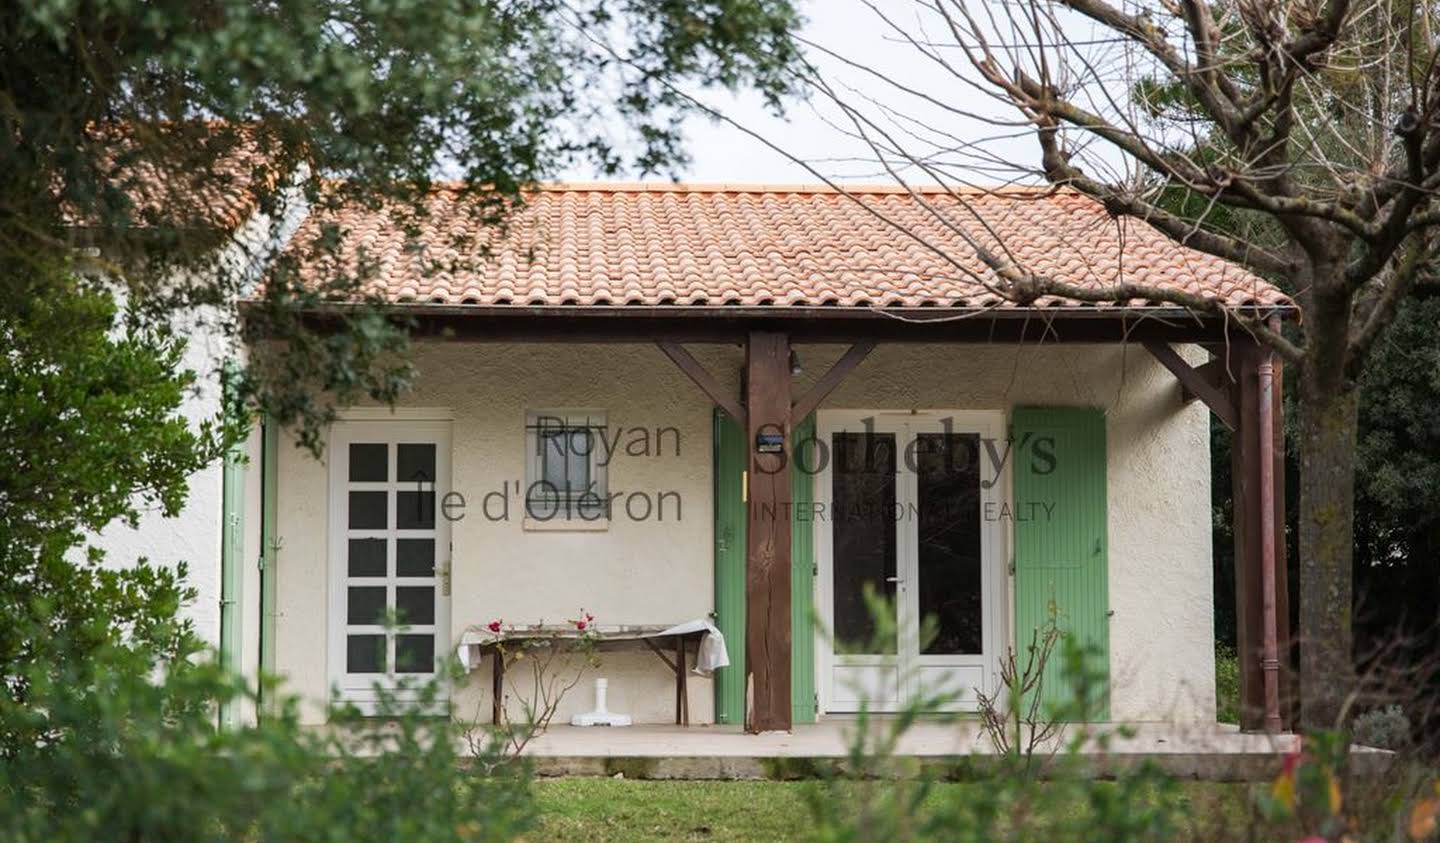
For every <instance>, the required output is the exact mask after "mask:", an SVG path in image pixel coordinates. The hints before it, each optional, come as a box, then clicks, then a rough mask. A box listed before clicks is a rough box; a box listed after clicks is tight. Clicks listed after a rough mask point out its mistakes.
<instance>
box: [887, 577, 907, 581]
mask: <svg viewBox="0 0 1440 843" xmlns="http://www.w3.org/2000/svg"><path fill="white" fill-rule="evenodd" d="M885 582H905V581H904V580H902V579H900V578H899V577H886V578H885Z"/></svg>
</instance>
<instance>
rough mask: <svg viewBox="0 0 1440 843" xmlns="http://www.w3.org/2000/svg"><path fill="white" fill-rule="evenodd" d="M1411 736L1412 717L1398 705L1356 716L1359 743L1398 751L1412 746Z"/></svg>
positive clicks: (1356, 736)
mask: <svg viewBox="0 0 1440 843" xmlns="http://www.w3.org/2000/svg"><path fill="white" fill-rule="evenodd" d="M1410 738H1411V732H1410V718H1408V717H1406V716H1405V711H1404V710H1403V709H1401V708H1400V706H1398V705H1388V706H1385V707H1384V708H1376V709H1371V710H1370V711H1367V712H1365V713H1364V714H1362V715H1360V716H1359V717H1357V718H1355V742H1356V743H1358V744H1364V745H1365V746H1373V747H1375V748H1377V749H1389V750H1396V751H1398V750H1402V749H1405V748H1407V747H1409V746H1410Z"/></svg>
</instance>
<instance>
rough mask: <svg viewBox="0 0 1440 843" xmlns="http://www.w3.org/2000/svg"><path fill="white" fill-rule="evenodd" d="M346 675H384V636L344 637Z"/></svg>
mask: <svg viewBox="0 0 1440 843" xmlns="http://www.w3.org/2000/svg"><path fill="white" fill-rule="evenodd" d="M345 672H346V673H384V672H385V636H383V635H347V636H345Z"/></svg>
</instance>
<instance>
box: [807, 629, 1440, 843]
mask: <svg viewBox="0 0 1440 843" xmlns="http://www.w3.org/2000/svg"><path fill="white" fill-rule="evenodd" d="M872 611H873V606H872ZM875 615H876V617H878V618H880V620H879V621H877V625H880V626H882V628H883V624H884V623H886V622H887V621H886V618H888V617H893V613H891V612H875ZM1062 617H1063V616H1062V615H1060V614H1059V613H1056V614H1052V617H1051V620H1050V622H1049V624H1048V625H1047V626H1046V627H1043V628H1041V629H1039V630H1037V632H1036V634H1035V635H1034V636H1033V638H1032V640H1031V643H1030V644H1029V646H1028V647H1027V648H1026V649H1025V652H1024V653H1023V654H1020V655H1017V654H1015V653H1013V652H1012V653H1010V654H1009V655H1008V658H1007V660H1006V661H1005V663H1004V665H1003V666H1002V669H1001V671H1000V675H1001V683H1002V685H1003V686H1004V688H1003V692H1002V693H998V694H996V695H994V696H985V695H981V697H980V699H979V704H980V708H981V720H980V723H981V727H982V730H983V732H984V733H985V734H986V736H987V737H988V738H989V740H990V743H991V745H992V748H993V749H994V754H993V755H991V756H988V757H977V758H975V759H971V760H972V761H974V762H975V763H974V764H973V765H960V766H956V767H945V768H937V767H936V765H934V764H930V765H924V764H922V763H921V762H920V761H919V760H918V759H915V758H905V757H903V756H901V755H900V753H899V752H898V751H897V749H898V747H899V745H900V742H901V739H902V738H903V736H904V735H905V733H906V732H907V731H908V730H909V729H910V728H911V727H912V726H913V725H914V724H915V722H916V721H917V720H918V719H919V718H920V717H921V716H922V712H928V711H939V710H942V709H943V708H944V705H943V703H945V702H947V701H948V700H949V699H950V698H951V697H950V695H948V694H937V695H932V696H930V697H929V698H924V699H920V700H918V701H916V702H915V703H914V704H912V705H911V706H910V707H909V708H908V709H907V710H906V711H904V712H902V713H901V714H899V715H897V716H896V717H894V718H891V719H885V720H876V719H873V718H871V717H869V716H868V715H867V714H866V713H864V712H862V713H861V716H860V718H859V719H858V721H857V723H856V727H855V729H854V731H853V733H852V737H851V742H850V750H849V755H848V757H847V758H846V759H845V760H844V763H843V764H842V765H840V766H839V767H837V768H835V769H832V770H828V771H826V773H827V775H826V776H825V780H824V781H823V782H822V783H821V785H820V786H818V787H817V788H816V789H815V790H814V791H812V792H811V794H810V796H809V800H808V801H809V807H810V813H811V817H812V825H813V838H814V839H816V840H821V841H847V843H849V842H853V843H860V842H861V841H875V842H876V843H879V841H887V843H889V842H890V841H941V840H944V841H975V843H980V842H981V841H987V842H988V841H1031V840H1034V841H1046V843H1053V842H1054V841H1077V843H1078V842H1079V841H1091V840H1105V841H1117V842H1118V841H1188V840H1237V839H1238V840H1266V841H1270V840H1291V841H1299V843H1361V842H1362V841H1395V843H1399V841H1424V840H1435V839H1436V834H1437V821H1440V773H1437V771H1436V770H1435V769H1434V768H1433V767H1432V766H1427V765H1425V764H1423V763H1417V762H1416V761H1414V760H1413V759H1410V758H1403V757H1401V758H1396V759H1393V760H1392V763H1390V764H1389V765H1388V768H1387V769H1386V772H1385V774H1384V775H1380V776H1375V775H1374V774H1373V773H1372V772H1370V770H1357V769H1352V765H1351V760H1352V759H1351V755H1350V743H1351V738H1350V735H1349V734H1348V733H1345V732H1317V733H1314V734H1311V735H1307V736H1306V737H1305V739H1304V741H1303V743H1297V745H1296V746H1295V747H1294V748H1293V749H1292V750H1291V751H1289V752H1287V753H1286V754H1285V755H1284V756H1283V757H1282V758H1280V759H1277V761H1278V762H1279V766H1280V773H1279V775H1277V776H1276V778H1275V780H1274V781H1273V782H1271V783H1270V785H1269V786H1268V787H1260V788H1254V789H1252V790H1251V793H1250V798H1249V799H1247V800H1245V801H1244V802H1243V803H1242V804H1239V805H1235V804H1230V805H1226V806H1224V810H1216V808H1217V807H1219V806H1216V805H1210V804H1192V803H1191V801H1190V800H1188V799H1187V798H1186V794H1185V792H1184V790H1183V789H1182V786H1181V783H1180V782H1179V781H1178V780H1177V779H1176V778H1175V777H1174V776H1172V775H1170V774H1168V773H1166V772H1165V771H1164V770H1163V769H1161V768H1160V767H1159V766H1158V765H1157V764H1155V763H1154V761H1153V760H1151V759H1149V758H1146V759H1143V760H1140V761H1138V762H1137V761H1135V760H1133V759H1127V758H1123V757H1116V756H1112V755H1110V754H1109V750H1110V747H1111V742H1112V739H1113V738H1114V737H1115V736H1119V737H1128V736H1129V734H1128V732H1127V730H1126V729H1124V728H1115V727H1106V726H1092V725H1090V723H1091V721H1092V720H1093V719H1094V714H1095V712H1097V711H1100V710H1101V705H1102V704H1103V701H1104V697H1105V695H1106V688H1107V682H1106V676H1105V674H1104V673H1103V672H1100V670H1097V667H1096V665H1097V661H1096V660H1095V659H1094V658H1093V654H1092V653H1089V652H1087V651H1086V648H1084V647H1082V646H1081V645H1079V644H1078V643H1077V642H1076V641H1075V639H1074V638H1073V637H1072V636H1069V635H1068V634H1065V633H1064V631H1063V630H1062V629H1061V628H1060V626H1059V625H1058V623H1057V619H1059V618H1062ZM1052 658H1053V659H1058V660H1059V664H1058V667H1060V668H1061V669H1060V670H1058V671H1057V670H1047V666H1048V665H1049V663H1050V662H1051V660H1052ZM1047 680H1050V681H1057V680H1058V681H1059V682H1061V683H1062V685H1063V686H1064V687H1065V688H1066V689H1067V693H1066V694H1064V695H1061V696H1062V698H1064V699H1066V700H1067V701H1065V702H1061V703H1058V704H1055V705H1053V706H1049V707H1047V706H1045V705H1043V704H1042V703H1041V700H1042V699H1043V698H1044V696H1043V693H1042V692H1043V685H1044V683H1045V682H1046V681H1047ZM928 716H929V717H931V718H933V717H934V716H935V715H928ZM1371 769H1373V768H1371ZM1097 775H1101V776H1103V777H1105V778H1108V779H1109V780H1108V781H1097V780H1096V777H1097ZM953 778H963V779H965V780H966V787H965V788H964V789H963V790H956V789H953V788H946V787H944V786H943V783H944V782H945V780H946V779H953Z"/></svg>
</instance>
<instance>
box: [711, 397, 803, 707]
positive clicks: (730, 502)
mask: <svg viewBox="0 0 1440 843" xmlns="http://www.w3.org/2000/svg"><path fill="white" fill-rule="evenodd" d="M714 431H715V433H714V447H715V614H716V617H717V619H716V622H715V625H716V626H718V627H719V628H720V632H721V633H722V634H724V636H725V647H726V649H727V650H728V651H729V654H730V666H729V667H726V668H722V669H721V670H719V671H717V672H716V673H715V722H717V723H743V722H745V501H744V489H743V486H744V474H745V462H746V451H745V432H744V431H743V430H741V429H740V425H739V424H738V423H737V422H736V421H735V420H734V419H732V418H730V416H729V414H727V413H726V412H725V411H724V410H721V409H718V408H717V409H716V410H715V425H714ZM814 435H815V417H814V416H811V417H810V418H807V419H806V420H805V421H804V422H802V423H800V424H799V425H796V427H795V429H794V430H793V431H792V433H791V440H792V442H797V443H798V442H805V441H807V440H809V439H812V438H814ZM803 459H804V461H805V464H806V465H808V466H810V467H811V468H812V470H813V468H814V462H815V456H814V455H813V454H809V453H807V454H806V455H805V457H804V458H803ZM790 478H791V479H790V484H791V485H790V489H791V496H792V500H793V506H792V512H793V516H792V520H791V530H790V701H791V703H790V706H791V711H790V717H791V719H792V721H793V722H795V723H814V722H815V627H814V619H813V607H814V593H815V589H814V582H815V575H814V571H815V525H814V521H813V507H812V506H811V502H812V501H813V500H814V498H815V496H814V491H813V488H814V485H813V480H814V478H813V477H812V476H811V475H810V474H809V473H807V472H804V471H799V470H796V467H795V464H794V463H793V462H792V463H791V473H790Z"/></svg>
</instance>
